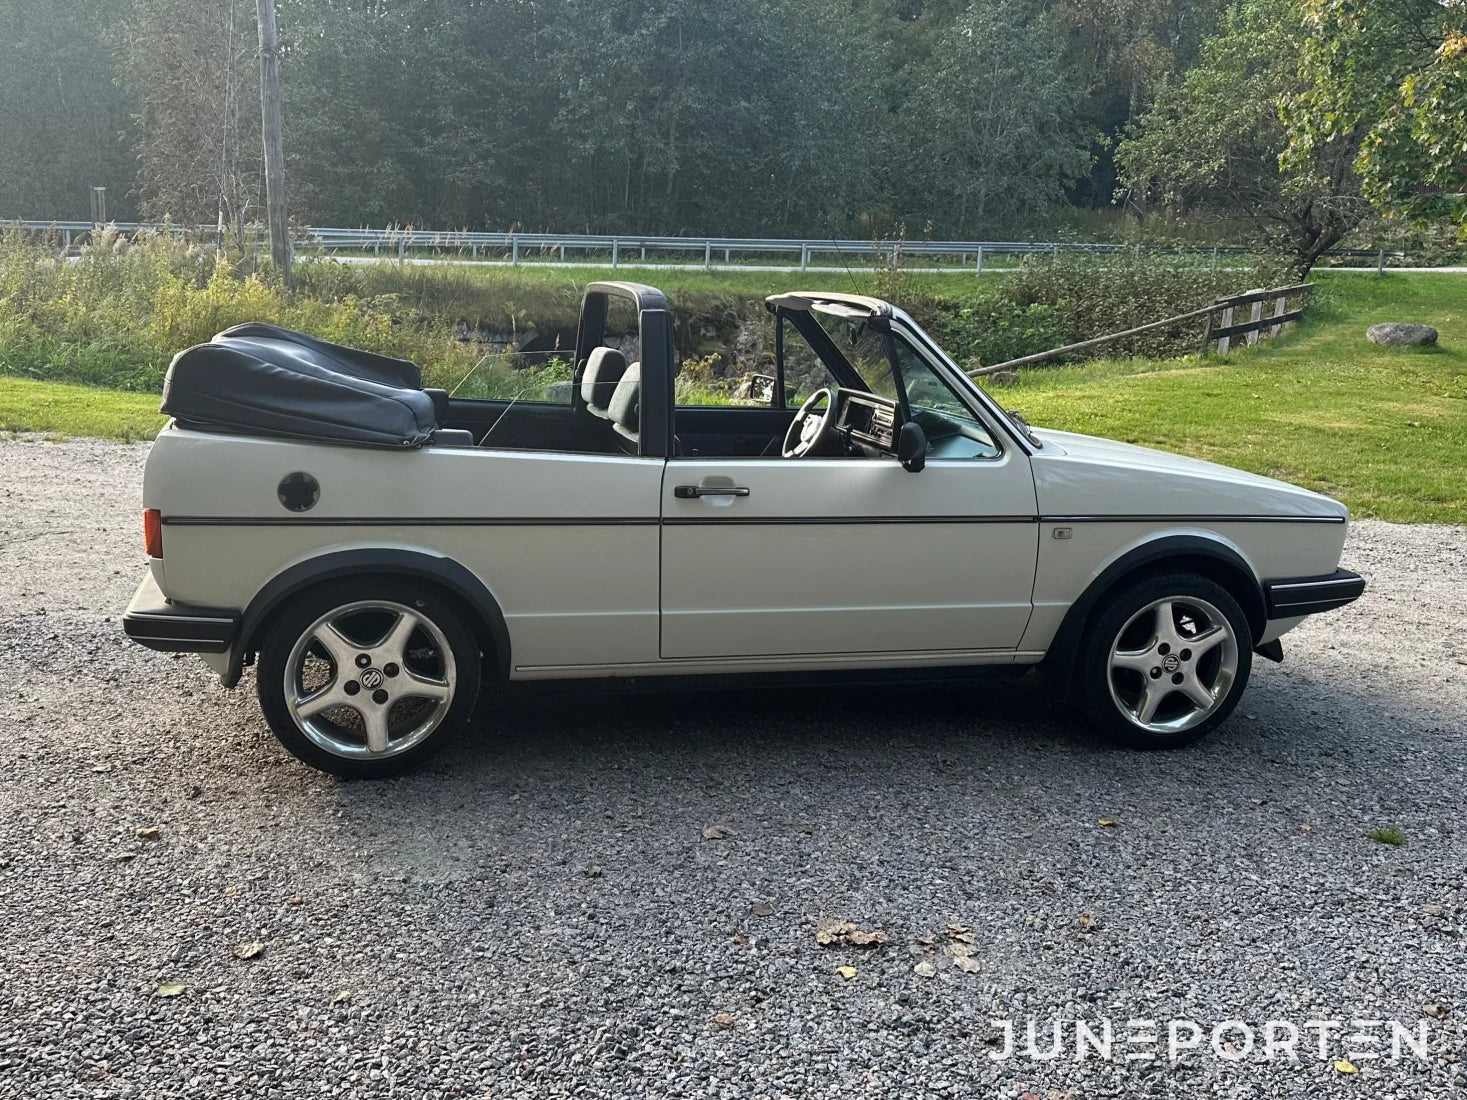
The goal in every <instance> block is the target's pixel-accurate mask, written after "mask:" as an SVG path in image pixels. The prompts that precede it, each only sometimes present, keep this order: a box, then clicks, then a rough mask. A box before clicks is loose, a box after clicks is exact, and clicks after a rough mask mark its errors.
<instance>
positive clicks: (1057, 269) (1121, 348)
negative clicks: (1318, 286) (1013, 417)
mask: <svg viewBox="0 0 1467 1100" xmlns="http://www.w3.org/2000/svg"><path fill="white" fill-rule="evenodd" d="M1225 259H1226V262H1225V263H1222V264H1219V266H1218V267H1217V268H1213V266H1212V259H1211V257H1210V256H1207V255H1197V254H1179V255H1157V254H1155V253H1143V252H1138V251H1136V250H1133V249H1132V250H1126V251H1124V252H1113V253H1105V254H1098V255H1097V254H1086V253H1078V252H1060V253H1057V254H1054V255H1040V256H1031V257H1029V258H1028V259H1027V260H1026V261H1025V262H1024V264H1023V265H1022V266H1021V267H1020V268H1019V270H1018V271H1017V272H1015V273H1014V274H1013V275H1012V276H1010V277H1009V279H1008V280H1007V281H1006V282H1005V283H1004V284H1003V289H1002V293H1003V296H1004V297H1005V298H1007V299H1009V300H1010V301H1011V302H1013V303H1014V304H1015V305H1016V306H1020V307H1023V308H1028V307H1030V306H1035V305H1042V306H1047V307H1050V308H1051V309H1054V310H1055V311H1057V312H1058V313H1059V314H1060V315H1062V316H1063V317H1064V318H1065V328H1066V330H1067V331H1066V335H1067V339H1064V340H1060V341H1057V343H1056V345H1051V346H1058V345H1062V344H1068V343H1077V342H1079V341H1081V340H1089V339H1092V338H1093V337H1096V336H1104V335H1105V334H1107V333H1111V332H1121V331H1124V330H1125V329H1129V328H1136V327H1138V326H1140V325H1144V324H1148V323H1150V322H1152V321H1160V320H1162V319H1163V318H1165V317H1171V316H1175V315H1178V314H1182V313H1188V312H1191V311H1192V310H1194V309H1198V308H1200V307H1202V306H1205V305H1207V304H1208V303H1209V302H1211V301H1213V300H1215V299H1217V298H1220V297H1224V296H1226V295H1229V294H1238V293H1241V292H1243V291H1245V290H1250V289H1252V288H1254V287H1274V286H1280V285H1283V284H1284V283H1291V282H1293V281H1294V280H1293V278H1292V276H1291V275H1290V273H1289V270H1288V268H1287V266H1286V265H1285V264H1284V263H1282V262H1281V261H1277V260H1267V259H1261V258H1256V257H1245V256H1229V257H1226V258H1225ZM1202 328H1203V324H1202V321H1201V320H1194V321H1184V322H1182V323H1181V324H1179V325H1176V326H1173V327H1170V328H1163V329H1156V330H1154V331H1152V332H1147V333H1142V334H1141V335H1140V336H1135V337H1131V338H1129V339H1127V340H1123V341H1118V342H1116V343H1114V344H1110V345H1107V346H1106V347H1104V348H1103V349H1099V350H1098V351H1097V352H1096V354H1098V355H1104V356H1106V357H1107V358H1109V357H1111V356H1122V355H1141V356H1152V357H1158V358H1160V357H1166V356H1173V355H1182V354H1186V353H1188V352H1193V351H1196V350H1197V349H1198V347H1199V345H1200V344H1201V339H1202Z"/></svg>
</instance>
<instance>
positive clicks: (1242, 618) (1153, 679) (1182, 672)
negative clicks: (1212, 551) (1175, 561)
mask: <svg viewBox="0 0 1467 1100" xmlns="http://www.w3.org/2000/svg"><path fill="white" fill-rule="evenodd" d="M1252 661H1253V635H1252V630H1251V629H1250V627H1249V625H1248V617H1247V615H1245V614H1244V613H1243V609H1242V608H1241V607H1240V606H1239V605H1238V601H1237V600H1236V599H1234V598H1233V595H1232V593H1230V592H1229V591H1228V590H1227V589H1226V588H1224V587H1223V586H1222V585H1220V584H1218V583H1217V582H1216V581H1213V580H1210V579H1209V578H1207V577H1202V576H1198V575H1196V574H1193V573H1171V574H1166V575H1163V576H1155V577H1146V578H1143V579H1141V580H1138V581H1136V582H1134V583H1132V584H1129V585H1127V586H1125V587H1124V588H1123V589H1121V590H1120V591H1118V592H1116V593H1115V594H1114V595H1113V596H1111V597H1110V598H1109V599H1107V600H1106V601H1105V603H1104V604H1103V605H1102V606H1101V608H1100V611H1099V612H1098V614H1096V615H1095V616H1094V617H1093V618H1092V619H1091V622H1090V625H1089V627H1088V628H1087V629H1086V632H1085V640H1084V643H1083V646H1082V650H1081V655H1080V668H1079V674H1080V680H1081V684H1080V687H1081V694H1082V699H1083V701H1084V705H1085V710H1086V712H1087V714H1088V715H1089V717H1090V720H1091V721H1092V722H1093V723H1094V724H1095V725H1096V726H1097V727H1099V728H1100V729H1101V731H1102V732H1104V733H1105V734H1107V735H1108V736H1109V737H1110V738H1111V739H1112V740H1115V741H1117V742H1120V743H1121V744H1124V745H1129V746H1132V747H1135V748H1146V749H1160V748H1174V747H1177V746H1181V745H1188V744H1191V743H1192V742H1194V741H1196V740H1198V739H1199V738H1201V737H1203V736H1205V735H1206V734H1207V733H1209V732H1211V731H1212V730H1213V729H1215V728H1216V727H1217V726H1219V725H1221V724H1222V723H1223V721H1224V720H1226V718H1227V717H1228V715H1229V714H1231V713H1232V711H1233V708H1234V707H1235V706H1237V705H1238V699H1239V697H1241V696H1242V694H1243V689H1244V687H1245V686H1246V685H1247V683H1248V675H1249V673H1250V672H1251V671H1252V667H1253V666H1252Z"/></svg>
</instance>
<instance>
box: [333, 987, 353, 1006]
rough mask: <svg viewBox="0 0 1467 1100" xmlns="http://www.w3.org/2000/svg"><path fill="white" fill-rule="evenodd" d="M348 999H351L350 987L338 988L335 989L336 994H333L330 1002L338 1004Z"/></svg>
mask: <svg viewBox="0 0 1467 1100" xmlns="http://www.w3.org/2000/svg"><path fill="white" fill-rule="evenodd" d="M349 1000H351V990H350V989H338V990H337V991H336V996H334V997H332V998H331V1003H332V1004H334V1005H339V1004H344V1003H346V1002H347V1001H349Z"/></svg>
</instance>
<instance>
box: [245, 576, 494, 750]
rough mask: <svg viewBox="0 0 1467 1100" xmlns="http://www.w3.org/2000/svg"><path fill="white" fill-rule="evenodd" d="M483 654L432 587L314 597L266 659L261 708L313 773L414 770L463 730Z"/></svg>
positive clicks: (359, 589)
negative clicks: (480, 658)
mask: <svg viewBox="0 0 1467 1100" xmlns="http://www.w3.org/2000/svg"><path fill="white" fill-rule="evenodd" d="M479 665H480V662H479V648H478V644H477V643H476V641H475V639H474V636H473V633H472V631H470V630H469V628H468V626H467V625H466V624H465V623H464V622H463V620H462V619H461V618H460V617H459V615H458V614H457V613H456V612H455V611H454V609H453V608H452V607H451V606H450V605H449V604H448V602H447V601H445V600H443V599H442V598H441V597H439V596H438V595H437V593H436V592H433V591H432V590H430V589H425V588H420V587H418V586H416V585H412V584H405V583H403V582H400V581H394V580H389V579H383V580H380V581H378V580H362V581H351V582H341V583H337V584H331V585H326V586H324V587H322V588H321V589H318V590H316V591H313V592H310V593H307V594H306V595H305V596H304V597H303V598H301V599H299V600H297V601H295V602H294V603H293V605H292V606H291V607H290V608H289V609H288V610H287V611H286V612H285V613H284V614H283V615H282V616H281V618H280V619H279V621H278V622H276V624H275V626H274V627H273V629H271V631H270V633H269V635H268V636H267V638H266V640H265V643H264V645H263V646H262V647H261V651H260V662H259V668H258V671H257V676H256V681H257V685H256V686H257V689H258V692H259V697H260V707H261V709H262V710H263V711H264V713H265V718H266V720H267V721H268V722H269V723H270V728H271V729H272V730H274V732H275V736H276V737H278V738H279V739H280V743H281V744H282V745H284V746H285V748H286V749H288V750H289V751H290V752H291V753H292V754H293V755H294V756H296V757H298V758H299V759H301V760H303V761H305V762H306V763H307V764H310V765H311V766H312V767H315V768H319V769H320V770H322V771H326V772H330V773H332V774H333V775H340V776H344V777H346V778H356V779H372V778H380V777H383V776H388V775H395V774H397V773H398V772H403V771H407V770H408V769H410V768H413V767H416V766H417V765H418V764H421V763H422V762H423V761H424V760H426V759H427V758H428V757H429V756H431V755H432V754H433V753H435V752H437V751H438V750H439V749H441V748H442V747H443V746H444V745H445V744H446V743H447V742H448V741H450V740H451V739H452V738H453V737H454V736H455V735H456V734H457V733H458V732H459V731H460V730H461V729H462V728H463V727H464V725H466V724H467V722H468V718H469V714H470V712H471V711H472V710H473V706H474V700H475V698H476V697H477V695H478V693H479Z"/></svg>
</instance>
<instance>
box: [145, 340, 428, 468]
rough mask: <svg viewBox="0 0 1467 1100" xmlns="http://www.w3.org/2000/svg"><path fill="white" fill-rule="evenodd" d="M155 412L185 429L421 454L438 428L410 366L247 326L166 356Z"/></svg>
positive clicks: (414, 369)
mask: <svg viewBox="0 0 1467 1100" xmlns="http://www.w3.org/2000/svg"><path fill="white" fill-rule="evenodd" d="M162 411H163V412H164V413H166V414H167V415H169V416H172V417H175V418H176V419H178V420H179V421H181V422H183V423H184V424H185V425H187V426H189V427H199V428H206V429H214V430H227V431H238V432H244V433H247V434H254V435H278V436H290V437H293V438H297V439H318V440H322V441H325V442H333V443H353V444H359V445H367V446H376V447H420V446H422V445H423V444H424V443H426V442H427V441H428V438H429V437H430V436H431V435H432V433H433V429H434V428H435V427H436V426H437V424H436V419H435V416H434V412H433V400H432V398H431V397H429V396H428V394H426V393H424V392H423V390H422V374H421V372H420V371H419V370H418V366H417V364H416V363H410V362H408V361H407V360H406V359H392V358H390V357H388V356H385V355H376V354H374V353H372V352H369V351H360V350H358V349H356V348H348V347H343V346H341V345H340V344H331V343H328V342H326V341H325V340H318V339H316V338H315V337H314V336H307V335H305V334H304V333H300V332H292V331H291V330H289V329H284V328H279V327H277V326H275V325H267V324H261V323H253V322H252V323H250V324H244V325H235V326H234V327H233V328H230V329H225V330H224V331H223V332H221V333H219V335H217V336H215V337H214V339H213V340H211V341H210V342H209V343H207V344H199V345H197V346H196V347H192V348H189V349H188V350H187V351H182V352H179V353H178V354H177V355H176V356H174V357H173V362H172V363H171V364H170V365H169V367H168V377H167V379H166V380H165V381H164V383H163V407H162Z"/></svg>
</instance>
